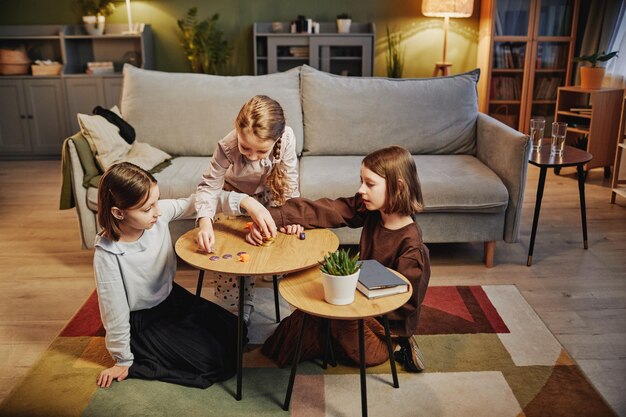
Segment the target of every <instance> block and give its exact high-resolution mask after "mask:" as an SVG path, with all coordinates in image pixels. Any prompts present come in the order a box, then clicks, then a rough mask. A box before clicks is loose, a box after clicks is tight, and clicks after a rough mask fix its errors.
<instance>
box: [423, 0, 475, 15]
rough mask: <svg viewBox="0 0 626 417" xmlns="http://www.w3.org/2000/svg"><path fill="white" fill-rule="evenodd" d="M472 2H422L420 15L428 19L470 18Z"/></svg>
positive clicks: (434, 0) (429, 0)
mask: <svg viewBox="0 0 626 417" xmlns="http://www.w3.org/2000/svg"><path fill="white" fill-rule="evenodd" d="M473 11H474V0H423V2H422V14H423V15H424V16H428V17H470V16H471V15H472V12H473Z"/></svg>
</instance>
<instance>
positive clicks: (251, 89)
mask: <svg viewBox="0 0 626 417" xmlns="http://www.w3.org/2000/svg"><path fill="white" fill-rule="evenodd" d="M257 94H265V95H268V96H270V97H272V98H273V99H275V100H276V101H278V102H279V103H280V105H281V106H282V107H283V110H284V112H285V117H286V119H287V124H288V125H289V126H291V127H292V128H293V130H294V133H295V135H296V139H297V144H296V151H297V152H298V154H300V153H301V152H302V136H303V134H302V107H301V105H300V69H299V68H297V69H293V70H290V71H287V72H282V73H277V74H270V75H263V76H256V77H255V76H236V77H226V76H217V75H206V74H188V73H166V72H160V71H149V70H143V69H139V68H135V67H133V66H132V65H125V66H124V86H123V88H122V100H121V103H122V104H121V105H122V114H123V115H124V119H125V120H126V121H128V122H129V123H130V124H131V125H132V126H133V127H134V128H135V131H136V132H137V139H138V140H140V141H142V142H146V143H149V144H151V145H153V146H156V147H157V148H159V149H162V150H164V151H165V152H168V153H170V154H172V155H187V156H191V155H194V156H198V155H212V154H213V150H214V149H215V144H216V143H217V141H218V140H220V139H222V138H223V137H224V136H225V135H226V134H227V133H228V132H230V131H231V130H232V129H233V126H234V120H235V117H236V116H237V114H238V113H239V110H240V109H241V106H243V104H244V103H245V102H246V101H248V99H250V98H251V97H252V96H254V95H257Z"/></svg>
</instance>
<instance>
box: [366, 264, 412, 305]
mask: <svg viewBox="0 0 626 417" xmlns="http://www.w3.org/2000/svg"><path fill="white" fill-rule="evenodd" d="M356 287H357V288H358V290H359V291H361V292H362V293H363V295H365V296H366V297H367V298H378V297H384V296H387V295H394V294H401V293H404V292H407V291H408V290H409V284H407V283H406V281H404V280H403V279H401V278H400V277H398V276H397V275H396V274H394V273H393V272H391V271H390V270H388V269H387V268H385V267H384V266H383V265H382V264H381V263H380V262H378V261H376V260H373V259H368V260H365V261H362V262H361V272H360V273H359V282H357V285H356Z"/></svg>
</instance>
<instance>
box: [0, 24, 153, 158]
mask: <svg viewBox="0 0 626 417" xmlns="http://www.w3.org/2000/svg"><path fill="white" fill-rule="evenodd" d="M136 27H137V28H138V30H137V32H136V33H126V32H125V30H126V29H127V28H128V26H127V25H125V24H107V26H106V31H105V34H104V35H99V36H93V35H88V34H86V33H85V31H84V29H83V27H82V25H30V26H0V49H7V50H13V49H21V50H24V51H26V52H27V54H28V57H29V59H30V60H31V61H35V60H37V59H41V60H47V59H49V60H52V61H57V62H60V63H61V64H62V65H63V67H62V71H61V72H60V73H59V74H56V75H48V76H36V75H31V73H30V71H28V72H27V73H24V74H23V75H0V89H1V95H0V158H3V159H8V158H28V157H33V158H34V157H50V156H52V157H58V156H59V155H60V154H61V145H62V143H63V139H64V138H65V137H67V136H69V135H71V134H73V133H74V132H76V131H78V129H79V127H78V123H77V120H76V114H77V113H91V111H92V110H93V108H94V107H95V106H98V105H100V106H103V107H107V108H110V107H112V106H113V105H115V104H118V102H119V99H120V94H121V89H122V73H121V70H122V67H123V65H124V64H125V63H128V64H132V65H135V66H137V67H140V68H147V69H150V68H154V58H153V53H152V32H151V28H150V25H146V24H139V25H136ZM103 61H110V62H112V63H113V70H114V71H113V72H112V73H106V74H87V73H86V70H87V63H88V62H103Z"/></svg>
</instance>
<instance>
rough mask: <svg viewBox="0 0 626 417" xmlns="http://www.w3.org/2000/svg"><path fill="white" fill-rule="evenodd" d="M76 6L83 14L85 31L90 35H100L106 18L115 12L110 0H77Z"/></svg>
mask: <svg viewBox="0 0 626 417" xmlns="http://www.w3.org/2000/svg"><path fill="white" fill-rule="evenodd" d="M78 6H79V7H80V9H81V11H82V13H83V23H84V24H85V30H86V31H87V33H88V34H90V35H102V34H103V33H104V22H105V20H106V17H107V16H109V15H111V13H113V11H114V10H115V5H114V4H113V2H112V1H111V0H78Z"/></svg>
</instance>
